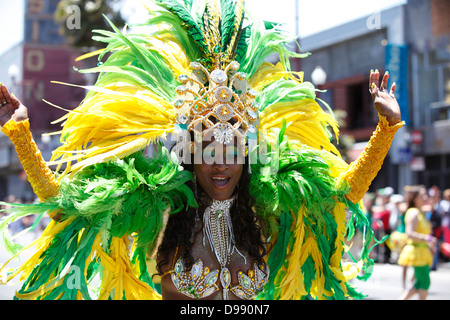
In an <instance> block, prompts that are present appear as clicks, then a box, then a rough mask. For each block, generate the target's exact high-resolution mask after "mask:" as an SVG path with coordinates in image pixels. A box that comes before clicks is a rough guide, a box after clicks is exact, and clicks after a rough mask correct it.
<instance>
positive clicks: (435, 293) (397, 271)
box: [352, 263, 450, 300]
mask: <svg viewBox="0 0 450 320" xmlns="http://www.w3.org/2000/svg"><path fill="white" fill-rule="evenodd" d="M413 273H414V271H413V268H409V269H408V270H407V277H406V279H407V282H406V283H407V286H408V285H410V284H411V282H410V281H411V278H412V276H413ZM430 276H431V286H430V289H429V290H428V296H427V300H450V263H440V264H439V266H438V268H437V270H436V271H431V275H430ZM352 283H353V286H354V287H356V288H357V291H359V292H362V293H363V294H365V295H367V298H365V299H366V300H397V299H398V298H399V297H400V295H401V294H402V292H403V288H402V267H400V266H398V265H395V264H375V266H374V271H373V274H372V276H371V277H370V278H369V279H368V280H367V281H365V282H363V281H358V280H357V281H353V282H352ZM411 300H417V295H416V296H414V297H413V298H412V299H411Z"/></svg>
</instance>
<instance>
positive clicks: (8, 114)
mask: <svg viewBox="0 0 450 320" xmlns="http://www.w3.org/2000/svg"><path fill="white" fill-rule="evenodd" d="M11 119H13V120H14V121H16V122H18V121H22V120H26V119H28V112H27V108H26V107H25V106H24V105H23V104H22V103H21V102H20V101H19V100H18V99H17V98H16V97H15V96H14V94H10V93H9V91H8V88H7V87H6V86H5V85H4V84H3V83H1V84H0V126H3V125H5V123H7V122H8V121H9V120H11Z"/></svg>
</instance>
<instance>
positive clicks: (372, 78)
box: [369, 69, 380, 89]
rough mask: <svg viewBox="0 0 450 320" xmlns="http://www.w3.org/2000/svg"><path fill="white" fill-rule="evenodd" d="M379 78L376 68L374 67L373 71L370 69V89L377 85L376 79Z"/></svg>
mask: <svg viewBox="0 0 450 320" xmlns="http://www.w3.org/2000/svg"><path fill="white" fill-rule="evenodd" d="M379 78H380V73H379V72H378V69H375V71H373V70H370V76H369V88H370V89H372V88H373V86H374V85H376V86H378V81H379Z"/></svg>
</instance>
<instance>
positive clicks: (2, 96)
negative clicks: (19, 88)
mask: <svg viewBox="0 0 450 320" xmlns="http://www.w3.org/2000/svg"><path fill="white" fill-rule="evenodd" d="M5 102H6V103H5ZM8 103H11V95H10V94H9V91H8V88H6V86H5V85H4V84H3V83H2V84H0V104H2V105H4V104H8Z"/></svg>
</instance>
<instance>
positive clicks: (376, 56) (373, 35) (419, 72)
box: [300, 0, 450, 192]
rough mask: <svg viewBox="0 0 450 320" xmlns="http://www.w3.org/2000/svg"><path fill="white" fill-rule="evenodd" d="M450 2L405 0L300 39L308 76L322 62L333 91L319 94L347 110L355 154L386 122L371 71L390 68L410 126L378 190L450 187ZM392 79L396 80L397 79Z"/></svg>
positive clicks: (345, 131) (345, 127) (346, 128)
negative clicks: (370, 88)
mask: <svg viewBox="0 0 450 320" xmlns="http://www.w3.org/2000/svg"><path fill="white" fill-rule="evenodd" d="M449 7H450V2H449V1H446V0H409V1H408V2H407V3H406V4H405V5H401V6H396V7H393V8H390V9H387V10H383V11H379V12H374V13H373V14H372V15H370V16H368V17H363V18H361V19H358V20H355V21H352V22H349V23H346V24H344V25H340V26H338V27H335V28H332V29H330V30H326V31H323V32H320V33H318V34H315V35H311V36H309V37H305V38H303V39H300V44H301V47H302V51H305V52H310V53H312V55H311V56H309V57H307V58H305V59H303V60H302V64H301V69H302V71H304V73H305V80H307V81H312V76H311V75H312V73H313V71H314V70H315V69H316V68H318V67H319V66H320V67H321V68H322V69H323V70H324V71H325V73H326V82H325V83H323V84H322V83H321V84H316V85H317V86H318V87H319V88H320V89H325V90H326V92H320V93H319V97H320V98H322V99H323V100H324V101H326V102H327V103H328V104H329V105H330V106H331V107H332V108H333V109H334V111H335V112H336V111H338V110H339V111H338V113H339V112H341V113H343V114H344V115H345V116H344V121H343V123H342V124H341V135H344V136H345V135H348V136H351V137H353V139H354V141H355V142H356V143H355V144H354V146H353V147H352V150H350V152H349V160H350V161H352V160H354V159H355V158H356V157H357V156H358V154H359V153H360V152H361V151H362V149H363V147H364V146H365V144H366V143H367V141H368V140H369V138H370V136H371V134H372V132H373V131H374V129H375V127H376V124H377V122H378V116H377V112H376V110H375V109H374V107H373V103H372V100H371V96H370V93H369V91H368V84H369V72H370V70H371V69H379V70H380V72H382V73H384V72H385V71H389V73H390V78H391V79H390V84H391V83H392V82H393V81H395V82H396V84H397V92H396V98H397V100H398V102H399V104H400V107H401V112H402V120H404V121H405V122H406V126H405V127H404V128H402V129H401V130H400V131H399V132H398V133H397V135H396V137H395V139H394V141H393V144H392V147H391V150H390V151H389V154H388V156H387V158H386V160H385V162H384V164H383V167H382V169H381V171H380V173H379V175H378V176H377V178H376V179H375V180H374V181H373V183H372V186H371V190H372V191H373V190H376V189H378V188H383V187H385V186H392V187H394V190H395V191H396V192H401V191H402V189H403V187H404V186H405V185H410V184H424V185H426V186H428V187H431V186H432V185H437V186H438V187H440V188H441V189H444V188H449V187H450V148H449V145H450V139H449V138H448V137H449V136H450V131H449V130H450V117H449V116H450V106H449V103H450V74H449V73H450V68H449V65H450V41H449V40H450V26H449V22H450V19H448V18H449V17H450V8H449ZM390 84H389V85H390Z"/></svg>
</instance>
